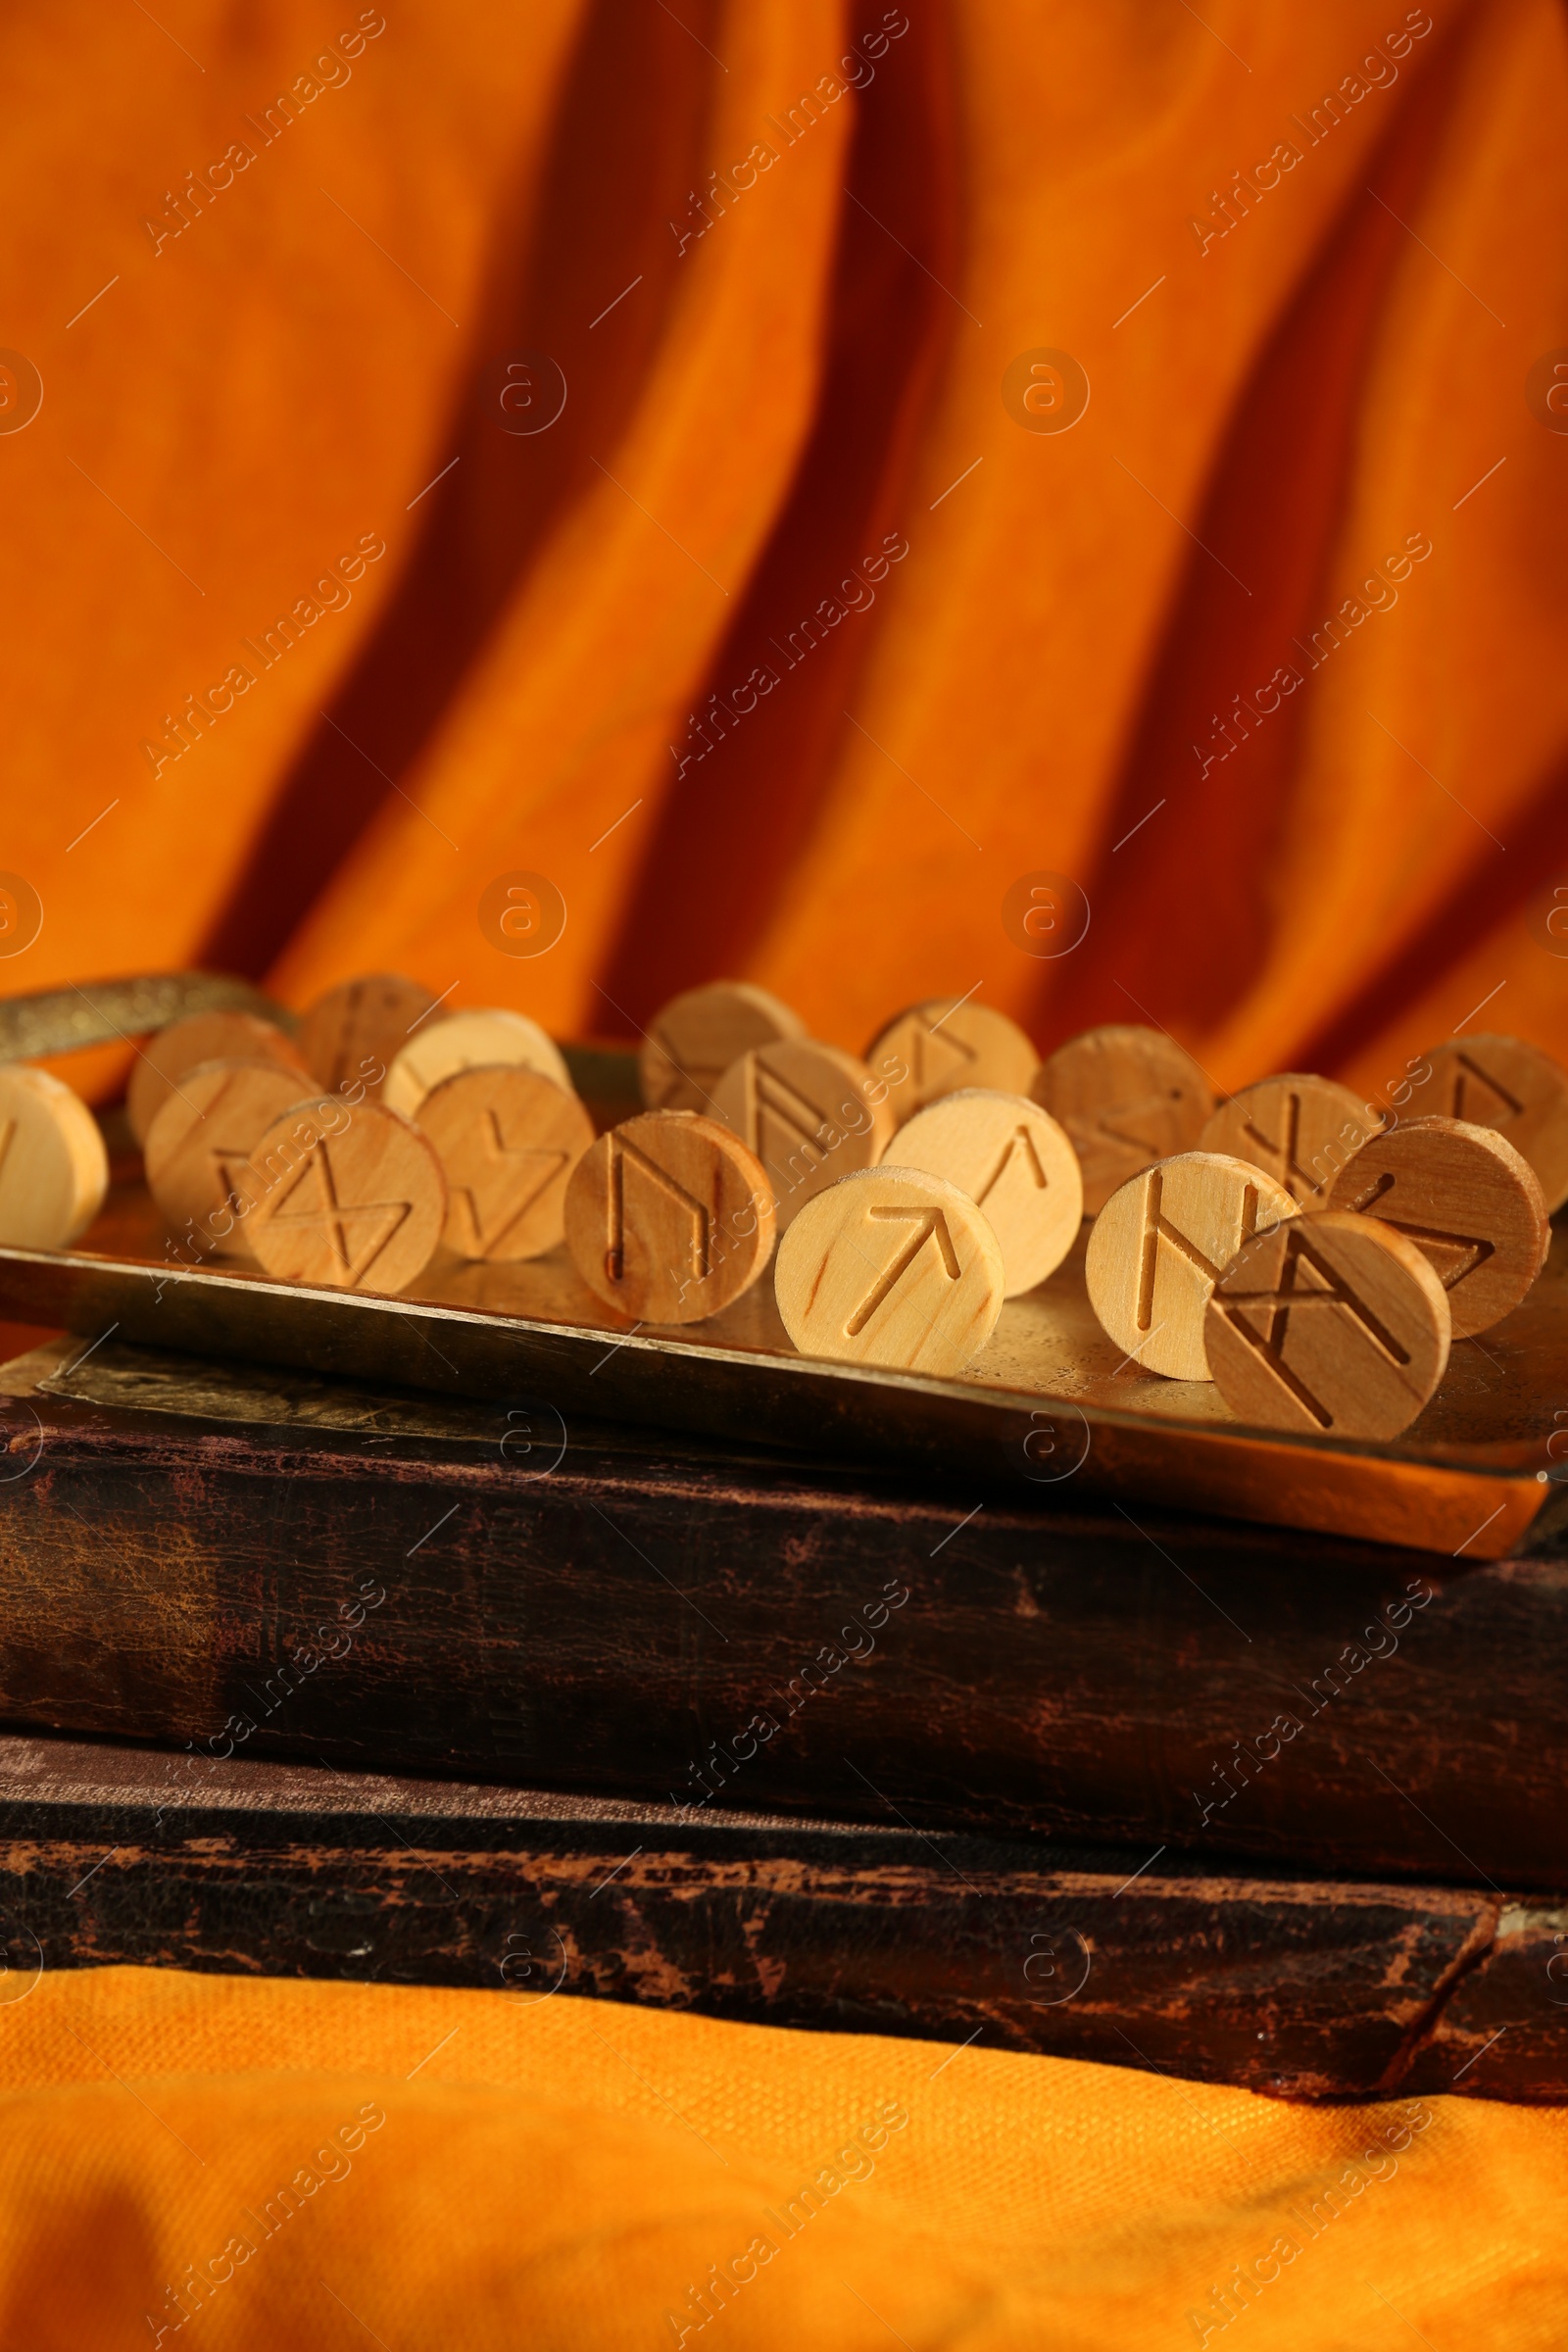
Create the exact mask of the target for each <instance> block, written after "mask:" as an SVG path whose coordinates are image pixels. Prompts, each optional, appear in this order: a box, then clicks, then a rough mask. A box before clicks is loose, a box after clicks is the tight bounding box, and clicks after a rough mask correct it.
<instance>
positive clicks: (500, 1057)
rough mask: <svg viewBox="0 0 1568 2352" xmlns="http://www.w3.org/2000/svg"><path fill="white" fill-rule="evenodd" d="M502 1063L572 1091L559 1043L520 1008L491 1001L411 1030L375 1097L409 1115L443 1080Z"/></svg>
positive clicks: (569, 1091)
mask: <svg viewBox="0 0 1568 2352" xmlns="http://www.w3.org/2000/svg"><path fill="white" fill-rule="evenodd" d="M507 1061H511V1062H517V1063H519V1064H520V1065H521V1067H522V1068H523V1069H525V1070H537V1071H538V1073H539V1075H540V1077H541V1078H549V1079H552V1080H553V1081H554V1083H555V1084H556V1085H557V1086H559V1087H563V1088H564V1090H565V1091H566V1093H567V1094H571V1093H572V1092H573V1091H574V1090H573V1088H572V1083H571V1072H570V1071H569V1070H568V1069H567V1067H566V1064H565V1061H564V1058H563V1056H562V1053H561V1049H560V1047H559V1046H557V1044H556V1043H555V1041H554V1039H553V1038H551V1037H550V1036H549V1035H548V1034H547V1033H546V1031H544V1030H543V1029H541V1028H540V1026H539V1023H538V1022H537V1021H531V1020H530V1019H529V1018H528V1015H527V1014H526V1013H525V1012H512V1011H509V1010H507V1009H506V1008H505V1007H504V1006H500V1005H494V1006H476V1007H475V1008H474V1009H472V1010H471V1011H467V1012H454V1013H449V1014H448V1015H447V1017H446V1019H445V1020H440V1021H427V1022H426V1023H425V1024H424V1026H423V1027H422V1028H419V1029H417V1030H416V1031H415V1033H414V1035H413V1036H412V1037H411V1038H410V1039H409V1041H408V1044H407V1045H406V1046H405V1047H404V1048H403V1050H402V1052H401V1053H399V1054H397V1055H396V1056H395V1057H394V1059H393V1061H392V1063H391V1065H390V1067H389V1068H388V1070H387V1074H386V1083H385V1085H384V1086H383V1087H382V1089H381V1100H382V1102H383V1103H385V1104H386V1106H387V1108H388V1110H396V1111H401V1113H402V1114H403V1116H404V1118H406V1119H412V1118H414V1117H415V1116H416V1115H417V1112H418V1108H419V1105H420V1103H422V1102H423V1101H424V1098H425V1096H426V1095H427V1094H428V1093H429V1092H430V1089H431V1088H432V1087H433V1086H439V1085H440V1084H441V1081H442V1079H443V1078H452V1077H455V1076H456V1074H457V1072H458V1071H459V1070H473V1069H479V1068H482V1067H484V1066H486V1065H487V1064H490V1063H494V1062H507Z"/></svg>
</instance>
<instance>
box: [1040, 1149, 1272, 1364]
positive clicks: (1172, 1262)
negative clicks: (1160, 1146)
mask: <svg viewBox="0 0 1568 2352" xmlns="http://www.w3.org/2000/svg"><path fill="white" fill-rule="evenodd" d="M1295 1214H1296V1202H1295V1201H1293V1200H1292V1198H1291V1196H1290V1194H1289V1193H1288V1192H1287V1191H1286V1189H1285V1187H1284V1185H1283V1184H1279V1183H1276V1181H1275V1180H1274V1178H1273V1177H1272V1176H1265V1175H1264V1173H1263V1171H1262V1169H1261V1168H1254V1167H1253V1166H1252V1165H1251V1164H1250V1161H1248V1160H1245V1159H1236V1158H1232V1157H1228V1156H1226V1155H1224V1154H1222V1153H1220V1152H1179V1153H1178V1154H1177V1155H1176V1156H1175V1157H1174V1158H1172V1159H1162V1160H1156V1161H1155V1163H1154V1165H1153V1166H1152V1168H1145V1169H1144V1170H1142V1172H1141V1173H1140V1174H1139V1175H1137V1176H1133V1177H1130V1178H1129V1179H1128V1181H1127V1183H1125V1184H1124V1185H1121V1186H1119V1187H1118V1189H1117V1190H1116V1191H1115V1192H1114V1193H1112V1194H1111V1197H1110V1199H1109V1200H1108V1201H1106V1203H1105V1205H1104V1207H1103V1209H1102V1210H1101V1212H1100V1214H1099V1216H1098V1217H1097V1218H1096V1219H1095V1224H1094V1230H1093V1232H1092V1233H1091V1234H1090V1236H1089V1249H1088V1251H1087V1254H1086V1256H1085V1260H1084V1279H1085V1281H1086V1282H1087V1284H1088V1287H1089V1302H1090V1304H1091V1305H1092V1306H1093V1308H1094V1310H1095V1312H1096V1314H1097V1315H1098V1316H1099V1317H1100V1320H1101V1322H1102V1324H1103V1326H1104V1328H1105V1330H1106V1331H1107V1332H1108V1333H1109V1335H1110V1337H1111V1338H1112V1339H1113V1340H1114V1341H1115V1343H1116V1345H1117V1347H1118V1348H1125V1350H1126V1353H1127V1357H1128V1360H1129V1362H1130V1363H1136V1364H1138V1365H1139V1366H1140V1367H1141V1368H1142V1369H1143V1370H1144V1371H1146V1372H1161V1373H1163V1374H1164V1375H1165V1376H1166V1377H1167V1379H1171V1380H1207V1379H1208V1378H1209V1370H1208V1358H1207V1355H1206V1353H1205V1351H1204V1346H1203V1310H1204V1308H1205V1307H1206V1306H1207V1304H1208V1297H1209V1293H1210V1292H1211V1291H1212V1290H1213V1288H1214V1285H1215V1283H1216V1282H1217V1281H1218V1279H1219V1277H1220V1275H1221V1274H1222V1273H1223V1271H1224V1269H1225V1268H1226V1266H1228V1265H1229V1264H1230V1261H1231V1259H1232V1258H1233V1257H1234V1256H1235V1255H1236V1252H1237V1250H1239V1249H1240V1248H1241V1246H1242V1244H1243V1243H1244V1242H1245V1241H1247V1240H1248V1239H1249V1238H1250V1236H1251V1235H1252V1234H1254V1233H1258V1232H1261V1231H1263V1230H1265V1229H1268V1228H1272V1227H1273V1226H1275V1225H1276V1224H1279V1223H1281V1222H1282V1221H1283V1220H1284V1219H1286V1218H1288V1217H1294V1216H1295Z"/></svg>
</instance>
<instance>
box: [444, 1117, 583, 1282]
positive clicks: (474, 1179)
mask: <svg viewBox="0 0 1568 2352" xmlns="http://www.w3.org/2000/svg"><path fill="white" fill-rule="evenodd" d="M567 1157H568V1154H567V1153H566V1152H552V1151H550V1150H548V1149H547V1148H546V1147H545V1146H544V1145H542V1144H516V1145H512V1144H509V1143H508V1142H507V1139H506V1137H505V1136H504V1135H503V1134H502V1132H501V1118H500V1114H499V1112H498V1111H497V1110H496V1109H495V1108H494V1106H493V1105H490V1106H487V1108H486V1109H485V1112H484V1115H483V1117H482V1118H481V1119H480V1120H479V1121H478V1123H477V1125H476V1126H474V1127H472V1128H470V1129H468V1131H467V1132H466V1134H465V1135H464V1136H463V1138H462V1140H461V1142H460V1143H459V1144H458V1145H457V1146H456V1148H454V1147H453V1146H452V1145H450V1144H449V1145H448V1147H447V1176H448V1179H449V1181H450V1183H451V1185H452V1193H453V1199H454V1201H461V1202H462V1203H463V1214H464V1216H465V1218H466V1222H467V1225H468V1227H469V1230H470V1234H471V1237H472V1241H473V1245H474V1247H475V1249H477V1250H479V1252H480V1253H481V1255H486V1256H488V1254H489V1252H490V1251H491V1250H494V1249H495V1247H496V1245H497V1244H498V1243H499V1242H501V1241H504V1240H505V1238H506V1236H507V1235H508V1234H509V1233H510V1232H511V1231H512V1228H513V1227H514V1225H515V1224H517V1223H518V1222H519V1221H520V1220H521V1219H522V1218H523V1217H525V1216H526V1215H527V1213H528V1211H529V1209H530V1208H532V1206H533V1204H534V1202H535V1201H537V1200H538V1198H539V1196H540V1194H541V1193H542V1192H543V1191H544V1190H545V1189H546V1187H547V1186H548V1185H549V1184H551V1183H552V1182H553V1180H554V1179H555V1177H556V1176H557V1175H559V1173H560V1171H561V1170H562V1169H563V1168H564V1166H565V1164H566V1160H567Z"/></svg>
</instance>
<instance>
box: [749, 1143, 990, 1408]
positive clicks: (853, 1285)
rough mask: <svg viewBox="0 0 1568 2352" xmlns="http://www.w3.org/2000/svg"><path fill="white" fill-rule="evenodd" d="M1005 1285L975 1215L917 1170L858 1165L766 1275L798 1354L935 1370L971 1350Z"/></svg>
mask: <svg viewBox="0 0 1568 2352" xmlns="http://www.w3.org/2000/svg"><path fill="white" fill-rule="evenodd" d="M894 1149H895V1150H897V1146H895V1147H894ZM1003 1287H1004V1271H1003V1262H1002V1249H1001V1246H1000V1244H999V1243H998V1241H997V1237H996V1235H995V1234H994V1233H993V1232H992V1230H991V1225H990V1222H989V1220H988V1219H987V1217H986V1215H985V1212H984V1210H983V1209H978V1208H976V1206H975V1204H974V1202H973V1201H971V1200H970V1198H969V1196H968V1194H967V1193H960V1192H959V1190H958V1188H957V1186H956V1184H948V1183H945V1182H944V1180H943V1179H942V1178H941V1177H940V1176H928V1175H927V1174H926V1172H925V1170H924V1169H923V1168H866V1169H863V1170H862V1171H861V1172H860V1173H859V1174H858V1175H856V1176H845V1177H842V1178H841V1179H840V1181H839V1182H838V1183H837V1184H833V1185H829V1187H828V1189H827V1191H826V1192H825V1193H818V1195H817V1197H816V1199H815V1200H814V1201H808V1202H807V1204H806V1206H805V1208H804V1209H803V1210H802V1211H801V1213H800V1215H799V1216H798V1217H797V1218H796V1220H795V1222H794V1224H793V1225H792V1226H791V1227H790V1229H789V1231H788V1233H787V1234H786V1235H785V1236H784V1239H783V1240H782V1242H780V1244H779V1250H778V1265H777V1267H776V1268H775V1269H774V1274H773V1293H774V1297H775V1298H776V1299H777V1300H778V1311H779V1313H780V1314H781V1315H782V1317H783V1319H784V1328H785V1330H786V1331H787V1332H788V1333H789V1335H790V1338H791V1339H792V1340H793V1341H794V1342H795V1345H796V1347H797V1348H799V1349H800V1351H801V1353H802V1354H803V1355H827V1356H834V1357H838V1358H841V1359H842V1360H843V1361H845V1362H847V1363H854V1364H881V1365H884V1366H886V1367H887V1368H888V1369H889V1370H892V1371H896V1372H930V1373H934V1374H936V1375H937V1376H938V1377H941V1376H943V1375H945V1374H949V1373H953V1372H961V1371H962V1369H963V1367H964V1365H965V1364H967V1363H972V1362H973V1360H974V1358H975V1357H976V1356H977V1355H978V1354H979V1353H980V1350H981V1349H982V1348H984V1346H985V1344H986V1342H987V1341H988V1340H989V1339H990V1337H991V1334H992V1332H993V1331H994V1330H995V1329H996V1325H997V1317H998V1315H1000V1314H1001V1312H1002V1299H1003Z"/></svg>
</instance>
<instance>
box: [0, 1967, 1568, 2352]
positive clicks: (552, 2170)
mask: <svg viewBox="0 0 1568 2352" xmlns="http://www.w3.org/2000/svg"><path fill="white" fill-rule="evenodd" d="M1483 2063H1485V2062H1484V2061H1483ZM1565 2162H1568V2117H1564V2115H1563V2114H1562V2113H1561V2112H1560V2111H1551V2110H1542V2111H1532V2110H1528V2109H1520V2108H1509V2107H1502V2106H1489V2105H1487V2104H1485V2103H1484V2102H1481V2101H1477V2100H1467V2099H1458V2098H1439V2099H1432V2100H1395V2101H1393V2102H1391V2103H1389V2104H1387V2105H1384V2106H1378V2107H1364V2108H1340V2109H1328V2108H1317V2109H1310V2108H1301V2107H1289V2106H1285V2105H1283V2104H1280V2103H1278V2102H1275V2101H1271V2100H1267V2099H1260V2098H1254V2097H1252V2096H1250V2094H1249V2093H1247V2092H1244V2091H1232V2090H1215V2089H1210V2088H1206V2087H1202V2086H1199V2085H1195V2084H1192V2083H1187V2082H1175V2081H1168V2080H1164V2079H1162V2078H1160V2077H1158V2076H1154V2075H1146V2074H1140V2073H1137V2072H1128V2073H1122V2072H1119V2071H1117V2070H1114V2069H1110V2068H1104V2067H1097V2066H1086V2065H1081V2064H1075V2063H1072V2062H1069V2061H1066V2060H1055V2059H1050V2058H1020V2057H1010V2056H1005V2055H1004V2054H1002V2053H1000V2052H996V2051H987V2050H983V2049H979V2048H969V2049H959V2050H958V2051H957V2052H956V2054H955V2052H954V2050H953V2048H952V2047H951V2046H944V2045H942V2044H940V2043H930V2042H915V2041H901V2040H882V2039H873V2038H868V2037H862V2036H858V2035H857V2036H853V2037H849V2036H842V2037H841V2036H834V2035H827V2034H784V2033H776V2032H772V2031H770V2030H766V2029H763V2028H759V2027H753V2026H726V2025H716V2024H712V2023H710V2022H708V2021H706V2020H703V2019H697V2018H681V2017H671V2016H660V2015H657V2014H655V2013H652V2012H649V2011H639V2010H635V2009H626V2008H621V2007H619V2006H616V2005H614V2004H611V2003H606V2002H597V2001H583V2000H574V1999H571V1998H570V1997H569V1996H567V1995H564V1994H562V1995H558V1996H557V1997H556V1998H554V1999H547V2000H542V2001H538V2002H534V2003H531V2004H528V2005H520V2004H518V2003H517V2002H515V2001H514V2000H513V1999H512V1998H511V1997H510V1996H509V1995H507V1994H506V1993H503V1992H494V1993H491V1992H442V1991H431V1990H422V1989H421V1990H394V1989H391V1988H387V1987H382V1986H357V1985H281V1984H265V1983H264V1984H257V1983H254V1982H249V1981H246V1980H243V1979H235V1978H210V1977H209V1978H200V1977H188V1976H178V1975H172V1974H169V1975H163V1974H158V1973H155V1972H152V1971H141V1970H133V1969H105V1970H103V1971H101V1972H93V1973H88V1974H83V1975H77V1976H66V1975H50V1976H45V1977H44V1978H43V1979H42V1981H41V1982H40V1983H39V1984H38V1985H37V1986H36V1988H35V1989H34V1990H33V1991H32V1992H31V1993H30V1994H28V1995H27V1996H26V1997H25V1999H24V2000H22V2001H20V2002H16V2003H14V2004H13V2005H12V2006H9V2007H6V2008H3V2009H0V2217H3V2218H0V2344H3V2345H4V2347H5V2352H56V2347H58V2348H59V2352H82V2348H83V2347H85V2346H88V2345H90V2346H92V2347H93V2352H112V2348H113V2347H114V2346H117V2345H120V2344H123V2345H125V2346H127V2347H129V2346H132V2345H149V2344H158V2343H161V2344H162V2345H163V2346H164V2348H165V2352H169V2348H170V2347H172V2346H175V2345H179V2344H183V2343H185V2342H187V2341H189V2342H194V2343H200V2344H203V2345H205V2346H207V2347H208V2348H209V2352H241V2348H242V2347H243V2348H245V2352H249V2348H250V2347H255V2352H294V2348H295V2347H306V2346H309V2347H312V2348H313V2352H314V2348H315V2347H317V2346H321V2347H326V2346H331V2347H333V2352H336V2347H338V2346H342V2347H344V2348H345V2352H348V2348H349V2347H354V2346H365V2345H373V2344H378V2343H379V2344H383V2345H386V2346H388V2347H389V2348H390V2352H414V2347H416V2346H418V2345H431V2346H435V2345H440V2346H446V2345H452V2346H459V2345H461V2346H463V2347H464V2348H465V2352H491V2348H492V2347H493V2352H518V2347H520V2346H527V2347H528V2352H558V2348H559V2352H585V2347H593V2348H594V2352H599V2348H600V2347H604V2348H605V2352H612V2348H613V2352H664V2348H665V2347H670V2346H674V2345H676V2344H677V2343H682V2342H683V2343H685V2344H686V2345H687V2346H689V2347H690V2346H698V2345H708V2344H713V2345H725V2344H728V2345H731V2346H733V2347H735V2352H798V2348H799V2347H800V2346H802V2345H812V2346H816V2345H823V2346H828V2345H830V2346H833V2347H834V2348H835V2352H884V2348H885V2347H886V2346H888V2345H890V2344H891V2345H897V2344H899V2343H904V2344H907V2345H908V2346H909V2347H910V2348H911V2352H938V2347H941V2348H942V2352H957V2348H958V2347H962V2352H982V2348H983V2352H1069V2348H1070V2352H1089V2347H1094V2348H1095V2352H1106V2348H1107V2347H1118V2348H1120V2347H1127V2348H1128V2352H1148V2348H1149V2347H1157V2346H1159V2345H1161V2344H1168V2345H1170V2346H1172V2347H1173V2348H1174V2347H1177V2346H1195V2345H1197V2344H1199V2343H1201V2342H1207V2343H1208V2344H1209V2345H1210V2346H1215V2345H1221V2344H1223V2345H1225V2346H1226V2347H1227V2348H1228V2347H1229V2346H1230V2344H1232V2343H1233V2342H1245V2343H1246V2344H1248V2345H1250V2347H1252V2352H1328V2348H1329V2347H1331V2346H1334V2347H1338V2346H1342V2345H1343V2346H1351V2345H1354V2346H1356V2347H1363V2346H1364V2347H1367V2352H1373V2348H1381V2347H1383V2346H1387V2347H1389V2352H1397V2347H1399V2346H1400V2345H1402V2344H1404V2343H1406V2342H1409V2343H1415V2342H1418V2341H1420V2342H1425V2343H1427V2344H1429V2345H1431V2346H1433V2347H1434V2352H1461V2348H1462V2352H1482V2348H1485V2352H1490V2348H1491V2347H1497V2352H1504V2348H1505V2352H1537V2348H1538V2347H1539V2352H1556V2347H1558V2346H1559V2345H1560V2344H1561V2343H1562V2341H1563V2339H1564V2329H1565V2326H1568V2254H1565V2253H1564V2250H1563V2219H1564V2203H1565V2200H1564V2179H1565ZM715 2278H716V2279H717V2280H719V2281H722V2282H727V2283H717V2284H715ZM1239 2281H1240V2283H1239ZM705 2307H706V2308H707V2310H708V2311H709V2312H710V2313H711V2315H712V2316H711V2317H710V2318H709V2319H708V2321H707V2322H706V2323H704V2321H703V2311H704V2308H705ZM1227 2310H1228V2311H1229V2313H1230V2315H1231V2316H1230V2317H1229V2319H1228V2320H1227V2318H1226V2312H1227ZM182 2313H183V2314H185V2315H187V2316H185V2317H184V2318H183V2319H182V2318H181V2314H182ZM1195 2314H1196V2315H1198V2316H1197V2319H1196V2321H1195V2318H1194V2315H1195ZM149 2315H150V2319H149ZM160 2329H167V2332H166V2333H163V2334H160V2332H159V2330H160Z"/></svg>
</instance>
